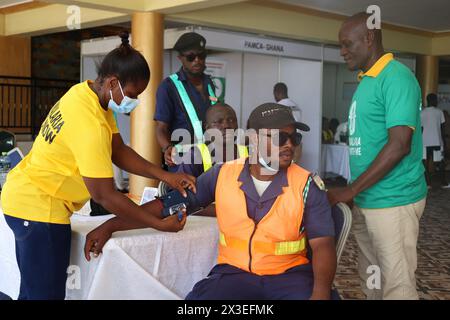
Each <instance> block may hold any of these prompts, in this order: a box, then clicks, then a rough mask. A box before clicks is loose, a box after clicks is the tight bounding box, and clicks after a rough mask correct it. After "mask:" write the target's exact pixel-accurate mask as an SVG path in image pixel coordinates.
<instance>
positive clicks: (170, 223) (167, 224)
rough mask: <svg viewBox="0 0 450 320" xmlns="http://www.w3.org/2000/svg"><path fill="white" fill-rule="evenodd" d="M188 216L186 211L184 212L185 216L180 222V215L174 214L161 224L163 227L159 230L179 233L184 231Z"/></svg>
mask: <svg viewBox="0 0 450 320" xmlns="http://www.w3.org/2000/svg"><path fill="white" fill-rule="evenodd" d="M186 220H187V215H186V210H183V216H182V218H181V221H180V220H178V214H173V215H171V216H169V217H167V218H165V219H163V220H162V222H161V227H160V228H158V229H159V230H160V231H166V232H178V231H181V230H183V228H184V225H185V224H186Z"/></svg>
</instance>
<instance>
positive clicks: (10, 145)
mask: <svg viewBox="0 0 450 320" xmlns="http://www.w3.org/2000/svg"><path fill="white" fill-rule="evenodd" d="M15 146H16V136H15V135H14V133H12V132H9V131H6V130H0V155H1V154H2V153H3V152H8V151H10V150H12V149H14V148H15Z"/></svg>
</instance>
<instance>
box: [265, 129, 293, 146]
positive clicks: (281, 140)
mask: <svg viewBox="0 0 450 320" xmlns="http://www.w3.org/2000/svg"><path fill="white" fill-rule="evenodd" d="M267 136H268V137H271V138H272V144H273V145H275V146H278V147H281V146H284V145H285V144H286V142H287V141H288V139H290V140H291V143H292V144H293V145H294V146H298V145H300V143H301V142H302V134H301V133H300V132H294V133H291V134H289V133H287V132H284V131H280V132H279V133H278V134H268V135H267Z"/></svg>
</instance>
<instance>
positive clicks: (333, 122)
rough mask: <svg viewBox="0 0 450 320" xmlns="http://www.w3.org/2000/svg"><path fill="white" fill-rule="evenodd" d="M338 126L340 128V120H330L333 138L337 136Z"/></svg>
mask: <svg viewBox="0 0 450 320" xmlns="http://www.w3.org/2000/svg"><path fill="white" fill-rule="evenodd" d="M338 126H339V120H338V119H336V118H333V119H331V120H330V130H331V132H333V137H334V135H335V134H336V130H337V127H338Z"/></svg>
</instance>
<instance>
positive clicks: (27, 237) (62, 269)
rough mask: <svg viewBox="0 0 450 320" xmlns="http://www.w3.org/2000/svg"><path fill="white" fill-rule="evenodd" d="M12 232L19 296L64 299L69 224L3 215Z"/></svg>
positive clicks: (69, 235) (67, 263) (33, 298)
mask: <svg viewBox="0 0 450 320" xmlns="http://www.w3.org/2000/svg"><path fill="white" fill-rule="evenodd" d="M5 219H6V222H7V223H8V225H9V227H10V228H11V230H12V231H13V232H14V237H15V240H16V258H17V264H18V265H19V270H20V294H19V300H64V298H65V296H66V280H67V268H68V266H69V261H70V242H71V228H70V225H68V224H67V225H66V224H53V223H42V222H33V221H27V220H22V219H18V218H14V217H11V216H7V215H5Z"/></svg>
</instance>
